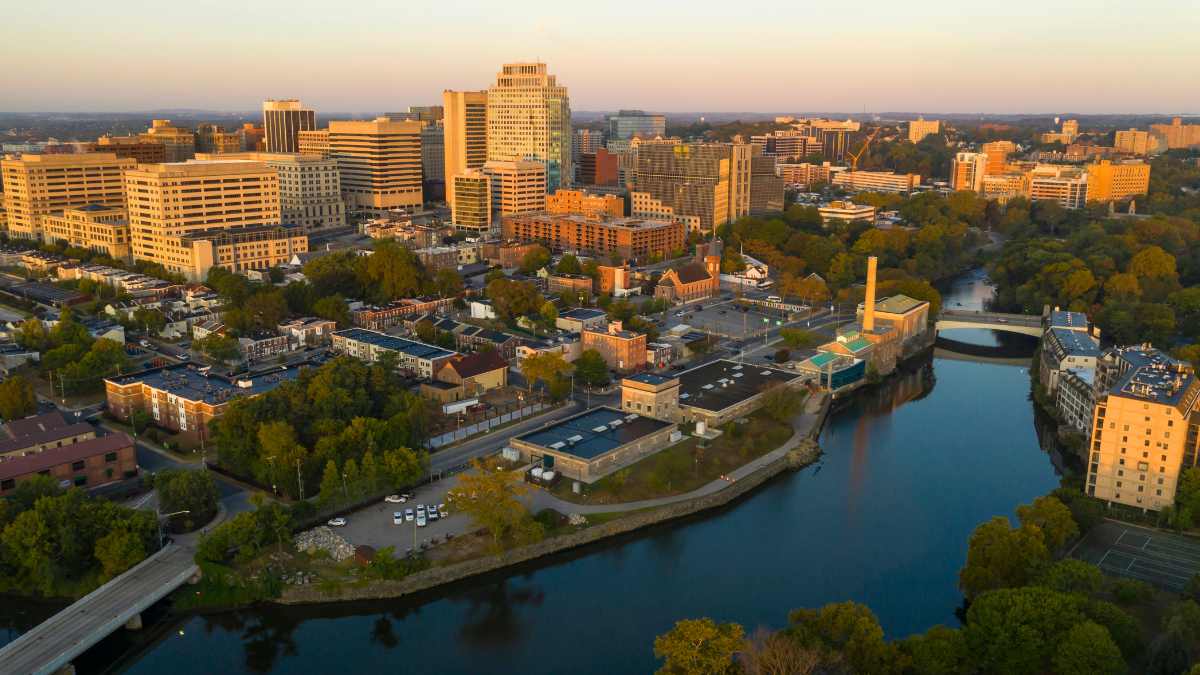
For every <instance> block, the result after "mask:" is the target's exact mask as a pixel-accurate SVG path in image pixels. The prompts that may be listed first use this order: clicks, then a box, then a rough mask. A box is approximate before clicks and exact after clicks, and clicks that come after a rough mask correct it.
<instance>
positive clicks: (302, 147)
mask: <svg viewBox="0 0 1200 675" xmlns="http://www.w3.org/2000/svg"><path fill="white" fill-rule="evenodd" d="M296 147H297V148H298V150H297V152H299V153H300V154H302V155H316V156H318V157H329V154H330V153H329V130H328V129H306V130H304V131H300V132H297V133H296Z"/></svg>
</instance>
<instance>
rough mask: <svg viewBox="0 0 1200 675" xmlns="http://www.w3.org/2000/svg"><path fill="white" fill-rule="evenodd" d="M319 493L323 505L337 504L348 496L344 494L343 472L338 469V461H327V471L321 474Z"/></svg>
mask: <svg viewBox="0 0 1200 675" xmlns="http://www.w3.org/2000/svg"><path fill="white" fill-rule="evenodd" d="M318 495H320V496H319V499H320V501H321V504H322V505H323V506H329V505H332V504H337V503H338V502H341V501H342V500H343V499H345V497H346V495H344V494H342V474H341V472H339V471H338V467H337V462H334V461H333V460H332V459H331V460H329V461H327V462H325V473H323V474H322V475H321V488H320V492H318Z"/></svg>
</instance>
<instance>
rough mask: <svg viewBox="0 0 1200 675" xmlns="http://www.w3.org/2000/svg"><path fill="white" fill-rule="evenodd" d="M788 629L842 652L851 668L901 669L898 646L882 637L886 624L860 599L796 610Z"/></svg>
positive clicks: (815, 644)
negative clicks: (816, 608)
mask: <svg viewBox="0 0 1200 675" xmlns="http://www.w3.org/2000/svg"><path fill="white" fill-rule="evenodd" d="M786 630H787V631H788V632H789V633H790V634H791V635H793V636H794V637H795V638H796V639H797V640H799V641H800V642H801V644H804V645H806V646H810V647H820V648H823V649H824V650H826V651H827V652H829V653H833V654H841V657H842V658H843V659H844V661H845V663H846V665H847V666H849V667H850V669H851V671H852V672H856V673H877V674H879V675H885V674H886V673H897V672H900V671H901V670H902V666H903V663H902V662H903V659H902V658H901V654H900V651H899V649H898V648H897V647H896V645H893V644H889V643H888V642H886V641H885V640H884V639H883V628H881V627H880V626H879V620H878V619H877V618H876V617H875V614H874V613H873V612H872V611H871V610H870V608H868V607H867V606H865V605H861V604H859V603H857V602H838V603H831V604H828V605H825V606H824V607H822V608H820V609H818V610H813V609H797V610H793V611H792V612H791V613H790V614H789V615H788V628H787V629H786Z"/></svg>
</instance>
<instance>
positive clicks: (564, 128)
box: [487, 63, 574, 190]
mask: <svg viewBox="0 0 1200 675" xmlns="http://www.w3.org/2000/svg"><path fill="white" fill-rule="evenodd" d="M487 96H488V104H487V158H488V160H489V161H506V162H512V161H522V160H535V161H538V162H541V163H542V164H543V165H544V166H545V167H546V185H547V188H548V189H550V190H556V189H558V187H559V186H560V185H570V184H571V179H572V175H571V174H572V172H573V169H572V167H573V166H574V163H573V160H572V157H571V102H570V98H569V97H568V95H567V88H566V87H565V86H562V85H560V84H558V82H557V80H556V78H555V76H553V75H551V74H549V72H548V71H547V69H546V64H544V63H506V64H504V65H503V66H502V67H501V69H500V72H499V73H497V75H496V83H495V84H493V85H492V86H491V87H489V88H488V94H487Z"/></svg>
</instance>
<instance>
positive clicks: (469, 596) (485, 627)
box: [456, 580, 545, 647]
mask: <svg viewBox="0 0 1200 675" xmlns="http://www.w3.org/2000/svg"><path fill="white" fill-rule="evenodd" d="M543 600H545V594H544V593H543V592H542V590H541V588H539V587H538V586H537V585H536V584H528V585H524V586H518V585H517V584H516V583H515V582H513V581H512V580H505V581H501V582H499V583H496V584H490V585H488V586H485V587H483V588H479V589H475V590H472V591H468V592H467V593H465V594H464V595H462V596H460V597H459V598H457V599H456V602H465V603H466V604H467V611H466V613H465V615H464V617H463V619H464V621H463V625H462V628H461V629H459V636H460V637H461V638H462V640H463V642H465V643H467V644H468V645H471V646H475V647H480V646H494V645H513V644H517V643H520V642H523V641H524V640H525V639H526V638H528V637H529V635H527V634H526V631H525V626H523V625H522V622H521V621H520V618H519V616H518V609H519V608H520V607H521V606H523V605H525V606H528V607H540V606H541V605H542V602H543Z"/></svg>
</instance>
